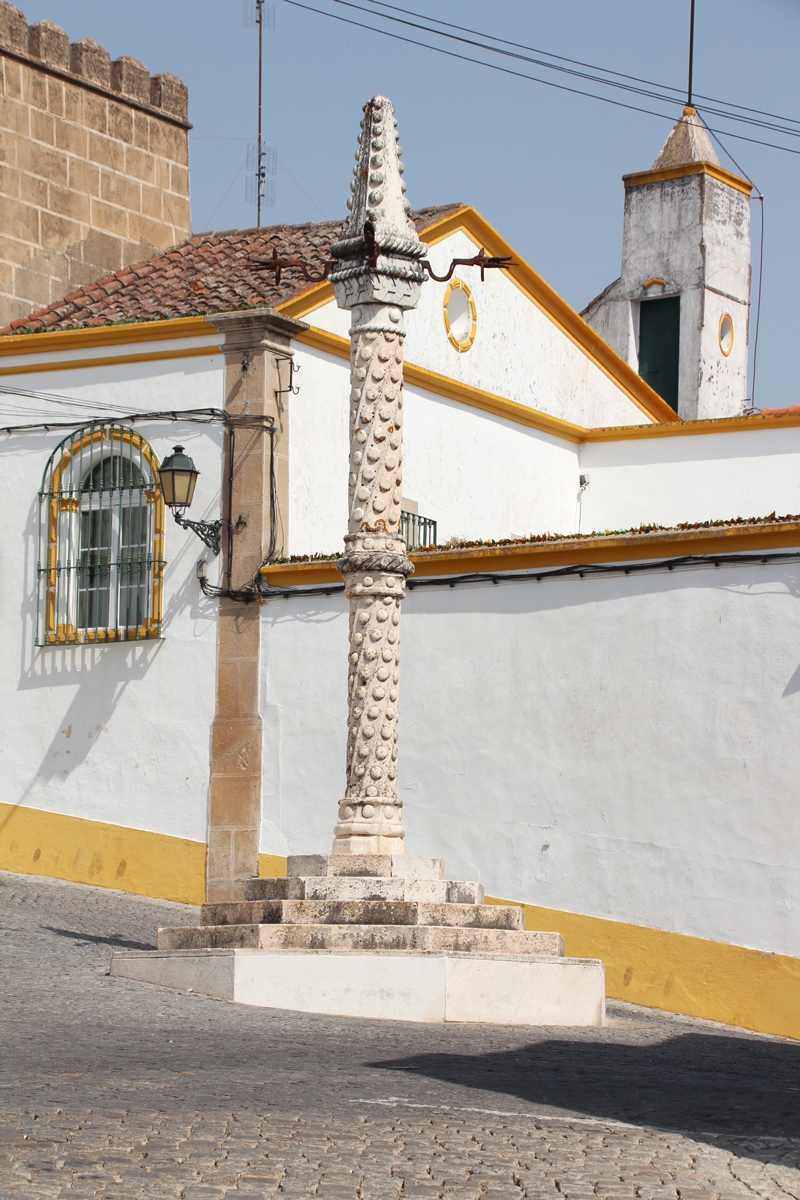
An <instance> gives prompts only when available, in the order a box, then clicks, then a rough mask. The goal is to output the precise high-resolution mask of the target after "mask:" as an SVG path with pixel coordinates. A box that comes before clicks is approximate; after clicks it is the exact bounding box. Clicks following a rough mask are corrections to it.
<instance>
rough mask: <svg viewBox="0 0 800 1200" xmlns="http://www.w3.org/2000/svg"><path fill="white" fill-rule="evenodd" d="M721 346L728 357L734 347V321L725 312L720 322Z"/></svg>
mask: <svg viewBox="0 0 800 1200" xmlns="http://www.w3.org/2000/svg"><path fill="white" fill-rule="evenodd" d="M719 348H720V350H721V351H722V353H723V354H724V355H725V357H726V358H727V357H728V355H729V354H730V352H731V350H732V349H733V321H732V320H731V318H730V316H729V314H728V313H725V314H724V316H723V317H722V320H721V321H720V323H719Z"/></svg>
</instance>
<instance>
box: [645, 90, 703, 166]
mask: <svg viewBox="0 0 800 1200" xmlns="http://www.w3.org/2000/svg"><path fill="white" fill-rule="evenodd" d="M694 163H713V164H714V165H715V166H719V159H718V158H717V156H716V154H715V153H714V147H713V146H712V145H711V138H710V137H709V136H708V134H707V133H706V130H705V127H704V125H703V122H702V121H701V120H700V118H699V117H698V115H697V109H696V108H693V107H691V105H687V106H686V108H685V109H684V110H683V116H682V117H680V119H679V120H678V121H676V122H675V124H674V125H673V127H672V129H671V130H670V134H669V137H668V138H667V140H666V141H665V142H664V145H663V146H662V147H661V152H660V154H659V156H658V158H657V159H656V161H655V162H654V163H653V166H652V168H651V169H652V170H653V171H663V170H670V169H672V168H673V167H688V166H691V165H692V164H694Z"/></svg>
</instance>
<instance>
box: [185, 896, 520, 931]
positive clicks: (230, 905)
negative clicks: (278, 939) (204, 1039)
mask: <svg viewBox="0 0 800 1200" xmlns="http://www.w3.org/2000/svg"><path fill="white" fill-rule="evenodd" d="M200 921H201V926H203V927H207V926H219V925H437V926H438V925H445V926H458V927H461V928H471V929H522V928H523V917H522V909H521V908H520V907H519V906H518V905H515V904H448V903H443V904H442V903H438V904H437V903H425V902H413V901H404V900H340V899H332V900H241V901H233V902H225V903H220V904H204V905H203V907H202V909H201V916H200Z"/></svg>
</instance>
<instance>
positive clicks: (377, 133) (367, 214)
mask: <svg viewBox="0 0 800 1200" xmlns="http://www.w3.org/2000/svg"><path fill="white" fill-rule="evenodd" d="M402 153H403V151H402V149H401V148H400V145H399V143H398V140H397V120H396V118H395V115H394V106H393V104H392V102H391V100H387V99H386V97H385V96H373V97H372V99H371V100H370V101H369V102H368V103H367V104H365V105H364V119H363V120H362V122H361V134H360V136H359V139H358V152H357V154H356V166H355V167H354V168H353V175H354V179H353V182H352V183H351V184H350V192H351V196H350V198H349V200H348V201H347V207H348V208H349V209H350V216H349V217H348V219H347V221H346V222H345V224H344V228H343V229H342V238H351V237H359V236H360V235H361V234H362V233H363V230H364V222H365V221H371V222H372V224H373V225H374V227H375V238H376V241H378V242H379V243H380V244H381V245H382V244H383V243H384V242H385V241H389V240H394V239H396V238H398V237H399V238H401V239H403V238H410V239H411V241H412V242H413V244H414V245H415V246H416V245H418V244H419V238H418V237H417V231H416V229H415V228H414V224H413V222H412V221H411V220H410V219H409V217H408V215H407V214H408V211H409V208H410V205H409V203H408V201H407V200H406V198H405V190H406V185H405V183H404V182H403V178H402V176H403V172H404V170H405V167H404V166H403V163H402V162H401V157H402Z"/></svg>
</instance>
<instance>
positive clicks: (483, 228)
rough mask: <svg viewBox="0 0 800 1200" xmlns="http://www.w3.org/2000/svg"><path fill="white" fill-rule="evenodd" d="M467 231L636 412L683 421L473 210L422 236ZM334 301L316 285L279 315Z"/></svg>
mask: <svg viewBox="0 0 800 1200" xmlns="http://www.w3.org/2000/svg"><path fill="white" fill-rule="evenodd" d="M459 232H461V233H466V234H467V235H468V236H469V237H471V238H472V240H473V241H474V242H475V243H476V244H477V245H478V246H483V247H484V249H485V250H486V251H487V253H488V254H490V255H492V256H498V257H511V258H512V260H513V263H514V265H513V266H511V267H508V268H507V269H506V274H507V275H508V276H509V278H511V279H512V280H513V281H514V283H515V284H516V285H517V287H518V288H519V289H520V291H522V292H524V294H525V295H526V296H527V297H528V298H529V299H530V300H532V301H533V303H534V304H535V305H536V306H537V308H539V309H540V310H541V311H542V312H543V313H544V314H545V316H547V317H548V318H549V319H550V320H551V321H552V322H553V324H554V325H557V326H558V328H559V329H560V330H561V332H562V333H563V334H565V335H566V337H568V338H569V339H570V341H572V342H574V344H575V345H576V346H578V347H579V348H580V349H581V350H582V351H583V352H584V354H586V355H587V356H588V357H589V358H590V359H591V360H592V362H594V364H595V365H596V366H597V367H599V368H600V370H601V371H602V372H603V373H604V374H605V375H607V376H608V378H609V379H611V380H613V382H614V383H616V385H617V386H618V387H619V388H620V389H621V391H622V392H623V393H624V394H625V395H626V396H627V397H628V399H629V400H631V401H632V402H633V403H634V404H635V405H636V406H637V408H639V409H641V411H642V412H643V413H644V414H645V415H646V416H648V417H650V418H651V420H653V421H665V422H670V423H674V424H679V423H680V417H679V416H678V414H677V413H676V412H675V411H674V410H673V409H672V408H671V407H670V406H669V404H667V402H666V400H662V398H661V397H660V396H659V395H658V393H657V392H654V391H653V389H652V388H651V387H650V386H649V384H647V383H645V381H644V380H643V379H642V377H641V376H640V375H637V373H636V371H634V370H633V368H632V367H630V366H629V365H628V364H627V363H626V362H625V361H624V360H623V359H621V358H620V357H619V355H618V354H617V353H616V352H615V351H614V350H612V349H611V347H610V346H609V345H608V344H607V343H606V342H604V341H603V339H602V338H601V337H600V336H599V334H597V333H595V331H594V330H593V329H592V328H591V327H590V326H589V325H587V324H586V322H585V321H584V320H583V318H582V317H580V316H579V315H578V313H576V312H575V309H574V308H572V307H571V306H570V305H569V304H567V302H566V300H563V299H562V298H561V296H559V294H558V292H556V291H555V290H554V289H553V288H551V287H550V285H549V284H548V283H546V282H545V281H544V279H542V277H541V275H539V274H538V273H537V272H536V271H534V269H533V267H531V266H529V265H528V263H526V262H525V261H524V260H523V259H522V258H521V257H520V255H519V254H516V253H515V252H514V250H513V249H512V247H511V246H510V245H509V244H508V242H507V241H505V239H504V238H502V237H501V236H500V234H499V233H498V232H497V230H496V229H494V228H493V227H492V226H491V225H490V224H489V222H488V221H486V220H485V219H484V218H483V217H482V216H481V215H480V213H478V212H476V210H475V209H474V208H470V207H467V208H460V209H457V210H456V211H455V212H453V213H450V214H449V215H448V216H446V217H443V218H442V219H441V220H440V221H436V222H435V223H434V224H433V225H429V226H428V228H427V229H425V230H423V232H422V233H421V234H420V237H421V238H422V240H423V241H424V242H425V243H426V245H428V246H435V245H437V244H438V243H439V242H441V241H443V240H444V239H445V238H447V237H450V235H451V234H453V233H459ZM332 299H333V285H332V284H330V283H322V284H317V285H316V286H315V287H313V288H309V289H308V291H306V292H304V293H303V294H302V296H297V297H295V298H294V299H293V300H289V301H288V302H287V303H286V304H284V305H280V306H279V308H278V311H279V312H283V313H285V314H286V315H287V316H290V317H296V318H300V317H307V316H308V315H309V314H310V313H312V312H314V310H315V309H317V308H319V307H321V306H322V305H323V304H327V303H329V301H331V300H332Z"/></svg>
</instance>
